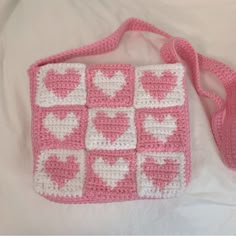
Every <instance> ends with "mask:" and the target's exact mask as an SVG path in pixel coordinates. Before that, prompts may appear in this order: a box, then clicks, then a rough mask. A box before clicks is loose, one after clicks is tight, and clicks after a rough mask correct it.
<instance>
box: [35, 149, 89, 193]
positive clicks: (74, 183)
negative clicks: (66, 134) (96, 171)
mask: <svg viewBox="0 0 236 236" xmlns="http://www.w3.org/2000/svg"><path fill="white" fill-rule="evenodd" d="M55 157H56V160H57V163H55V167H56V168H57V173H55V172H54V175H56V174H58V172H60V173H62V174H63V173H64V172H65V169H60V163H61V164H62V165H63V163H64V165H65V164H66V162H68V160H69V159H68V158H71V157H73V162H74V164H76V165H77V166H78V171H77V173H75V175H74V176H73V178H70V179H66V180H65V182H64V184H63V186H59V185H58V184H57V183H56V182H55V181H54V178H53V176H52V175H50V173H47V171H46V162H47V161H50V158H55ZM49 164H51V163H49ZM69 165H71V163H68V166H65V168H66V167H69ZM58 168H59V169H58ZM52 174H53V172H52ZM63 175H64V174H63ZM84 177H85V153H84V151H83V150H79V151H75V150H65V149H49V150H44V151H41V153H40V154H39V156H38V159H37V163H36V169H35V174H34V188H35V190H36V192H38V193H39V194H41V195H49V196H51V195H53V196H55V197H81V196H82V194H83V185H84Z"/></svg>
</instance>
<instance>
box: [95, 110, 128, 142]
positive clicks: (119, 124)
mask: <svg viewBox="0 0 236 236" xmlns="http://www.w3.org/2000/svg"><path fill="white" fill-rule="evenodd" d="M93 123H94V125H95V128H96V129H97V131H98V132H100V133H102V134H103V136H104V137H105V138H106V139H109V140H110V141H111V142H112V143H113V142H115V141H116V140H117V139H118V138H119V137H120V136H121V135H122V134H123V133H124V132H125V131H126V130H127V129H128V128H129V118H128V117H127V115H126V114H124V113H122V112H119V113H117V114H116V116H115V117H109V116H107V114H105V113H104V112H98V113H97V114H96V117H95V118H94V119H93Z"/></svg>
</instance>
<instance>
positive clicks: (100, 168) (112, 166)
mask: <svg viewBox="0 0 236 236" xmlns="http://www.w3.org/2000/svg"><path fill="white" fill-rule="evenodd" d="M93 170H94V173H95V174H96V175H97V176H98V177H99V178H100V179H102V181H103V182H104V183H105V184H106V185H107V186H109V187H110V188H111V189H114V188H115V187H116V186H117V184H118V183H119V182H120V181H121V180H123V179H125V177H126V175H127V174H128V172H129V163H128V162H127V161H126V160H124V159H123V158H122V157H120V158H118V159H117V160H116V162H114V163H106V162H105V161H104V160H103V158H102V157H99V158H97V159H96V161H95V162H94V163H93Z"/></svg>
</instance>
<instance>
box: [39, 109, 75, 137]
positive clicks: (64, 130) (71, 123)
mask: <svg viewBox="0 0 236 236" xmlns="http://www.w3.org/2000/svg"><path fill="white" fill-rule="evenodd" d="M43 125H44V127H45V128H46V129H48V130H49V131H50V132H51V133H52V134H53V135H54V136H55V137H56V138H57V139H59V140H61V141H63V140H64V138H65V136H66V135H68V134H71V133H72V132H73V129H74V128H76V127H78V126H79V121H78V118H77V117H76V115H75V114H74V113H73V112H70V113H68V114H67V115H66V117H65V118H64V119H60V118H58V117H56V116H55V115H54V114H53V113H52V112H50V113H49V114H47V116H46V117H45V118H44V120H43Z"/></svg>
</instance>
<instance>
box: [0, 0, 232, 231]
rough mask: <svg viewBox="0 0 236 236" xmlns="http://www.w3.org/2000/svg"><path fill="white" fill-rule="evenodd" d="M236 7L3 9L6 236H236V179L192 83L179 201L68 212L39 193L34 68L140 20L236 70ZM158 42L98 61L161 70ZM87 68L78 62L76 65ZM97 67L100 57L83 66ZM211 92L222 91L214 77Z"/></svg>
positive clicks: (136, 37) (128, 43)
mask: <svg viewBox="0 0 236 236" xmlns="http://www.w3.org/2000/svg"><path fill="white" fill-rule="evenodd" d="M235 12H236V2H235V1H234V0H227V1H221V0H216V1H204V0H200V1H199V0H198V1H196V0H193V1H187V0H180V1H170V0H168V1H159V0H157V1H155V0H152V1H151V0H137V1H134V0H130V1H126V0H117V1H109V0H101V1H100V0H97V1H83V0H74V1H72V0H68V1H64V0H51V1H47V0H41V1H30V0H22V1H11V0H1V1H0V128H1V132H0V209H1V210H0V233H2V234H95V233H96V234H235V233H236V226H235V222H236V172H234V171H232V170H229V169H227V167H225V166H224V165H223V163H222V162H221V159H220V155H219V152H218V149H217V146H216V144H215V142H214V139H213V135H212V133H211V130H210V125H209V120H208V114H207V113H206V112H205V110H204V108H203V105H202V103H201V101H200V99H199V97H198V96H197V94H196V92H195V90H194V87H193V85H192V82H191V77H190V76H188V77H187V80H188V94H189V99H190V105H189V106H190V123H191V147H192V179H191V182H190V184H189V186H188V188H187V190H186V192H185V193H184V194H183V196H181V197H180V198H178V199H171V200H149V201H147V200H139V201H130V202H120V203H109V204H82V205H63V204H57V203H54V202H50V201H48V200H46V199H44V198H42V197H40V196H39V195H38V194H36V193H35V192H34V190H33V187H32V186H33V184H32V167H33V166H32V165H33V159H32V158H33V156H32V148H31V135H30V132H31V130H30V128H31V123H30V122H31V110H30V95H29V78H28V76H27V72H26V70H27V69H28V67H29V65H30V64H31V63H33V62H34V61H35V60H37V59H40V58H44V57H46V56H49V55H52V54H54V53H58V52H61V51H63V50H66V49H70V48H76V47H80V46H82V45H85V44H88V43H92V42H95V41H97V40H99V39H101V38H103V37H105V36H107V35H108V34H110V33H112V32H113V31H114V30H115V29H116V28H117V27H118V26H119V25H120V24H121V23H122V22H123V21H124V20H126V19H127V18H129V17H138V18H140V19H143V20H145V21H148V22H150V23H152V24H154V25H155V26H157V27H159V28H161V29H163V30H165V31H167V32H168V33H170V34H171V35H175V36H181V37H184V38H186V39H187V40H189V41H190V42H191V43H192V45H193V46H194V47H195V48H196V49H197V50H198V51H199V52H200V53H203V54H205V55H206V56H210V57H213V58H216V59H218V60H221V61H222V62H224V63H226V64H228V65H229V66H231V67H232V68H234V69H236V54H235V50H234V49H235V47H236V33H235V31H234V30H233V29H234V27H235V26H234V22H235V20H236V16H235ZM162 40H163V39H160V40H157V39H156V38H155V37H154V38H153V37H151V36H149V35H146V34H145V33H141V32H133V33H128V34H127V35H126V37H124V39H123V40H122V44H121V46H120V47H119V50H116V51H115V52H114V53H113V54H107V55H103V56H102V57H99V63H101V62H104V63H108V62H124V63H132V64H137V65H142V64H143V65H146V64H155V63H160V59H159V55H158V49H159V46H160V45H161V43H162ZM76 60H78V59H76ZM79 61H81V62H83V63H86V62H89V63H91V62H94V63H95V62H98V57H97V56H94V57H92V58H88V57H86V58H80V60H79ZM202 77H203V84H204V86H206V87H208V88H209V89H211V90H213V91H217V92H219V93H220V94H221V95H222V96H223V95H224V91H223V90H222V88H221V86H220V83H218V82H216V79H215V78H213V77H211V76H210V75H209V74H206V75H204V76H202Z"/></svg>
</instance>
